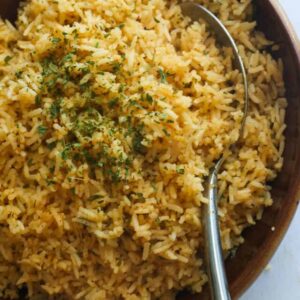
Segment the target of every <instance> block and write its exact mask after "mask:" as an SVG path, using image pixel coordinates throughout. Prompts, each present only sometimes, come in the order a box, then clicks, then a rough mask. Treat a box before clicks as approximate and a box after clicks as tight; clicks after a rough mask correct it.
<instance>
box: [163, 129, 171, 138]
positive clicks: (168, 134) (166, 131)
mask: <svg viewBox="0 0 300 300" xmlns="http://www.w3.org/2000/svg"><path fill="white" fill-rule="evenodd" d="M163 132H164V133H165V135H166V136H170V133H169V132H168V130H167V129H166V128H163Z"/></svg>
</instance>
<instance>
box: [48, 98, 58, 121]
mask: <svg viewBox="0 0 300 300" xmlns="http://www.w3.org/2000/svg"><path fill="white" fill-rule="evenodd" d="M60 104H61V100H56V101H54V102H53V103H52V104H51V106H50V115H51V118H52V119H56V118H57V117H58V115H59V113H60Z"/></svg>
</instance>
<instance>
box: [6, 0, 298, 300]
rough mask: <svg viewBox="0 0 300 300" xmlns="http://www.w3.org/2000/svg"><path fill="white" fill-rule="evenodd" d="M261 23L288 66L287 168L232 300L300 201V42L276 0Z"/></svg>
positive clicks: (259, 4)
mask: <svg viewBox="0 0 300 300" xmlns="http://www.w3.org/2000/svg"><path fill="white" fill-rule="evenodd" d="M17 2H18V1H15V0H1V1H0V11H1V15H2V16H6V17H7V18H9V19H10V20H12V21H13V20H14V19H15V17H16V5H17ZM256 19H257V21H258V26H259V29H260V30H261V31H263V32H264V33H265V34H266V35H267V37H268V38H270V39H271V40H273V41H275V42H276V43H278V44H279V45H280V51H279V52H278V53H276V54H274V55H276V56H278V57H281V58H282V60H283V62H284V66H285V74H284V78H285V83H286V89H287V94H286V96H287V99H288V103H289V106H288V109H287V117H286V123H287V125H288V127H287V130H286V132H285V135H286V149H285V153H284V167H283V170H282V172H281V173H280V175H279V177H278V178H277V180H276V181H275V182H273V185H272V186H273V189H272V196H273V199H274V205H273V206H272V207H270V208H268V209H266V210H265V212H264V215H263V218H262V220H261V221H260V222H259V223H257V224H256V225H255V226H253V227H250V228H248V229H247V230H245V231H244V233H243V236H244V237H245V243H244V244H243V245H242V246H241V247H240V248H239V249H238V251H237V253H236V256H235V257H234V258H233V259H229V260H227V262H226V269H227V274H228V280H229V284H230V290H231V294H232V296H233V298H238V297H239V296H240V295H241V294H242V293H243V292H244V291H245V290H246V289H247V288H248V287H249V286H250V284H252V283H253V281H254V280H255V279H256V278H257V276H258V275H259V274H260V273H261V272H262V270H263V269H264V268H265V266H266V265H267V263H268V261H269V260H270V258H271V257H272V255H273V254H274V252H275V250H276V249H277V247H278V245H279V243H280V242H281V240H282V238H283V236H284V234H285V233H286V231H287V229H288V226H289V224H290V222H291V220H292V218H293V216H294V213H295V211H296V208H297V204H298V203H299V199H300V53H299V41H298V39H297V37H296V35H295V33H294V31H293V29H292V27H291V25H290V23H289V21H288V19H287V17H286V16H285V14H284V12H283V11H282V9H281V8H280V6H279V4H278V2H277V1H276V0H257V1H256ZM272 227H275V228H276V229H275V231H272V230H271V228H272ZM177 298H178V299H180V300H189V299H191V300H192V299H202V300H203V299H208V291H207V289H206V291H204V293H202V294H201V295H199V296H197V295H188V294H187V293H185V292H183V293H180V294H179V295H178V297H177Z"/></svg>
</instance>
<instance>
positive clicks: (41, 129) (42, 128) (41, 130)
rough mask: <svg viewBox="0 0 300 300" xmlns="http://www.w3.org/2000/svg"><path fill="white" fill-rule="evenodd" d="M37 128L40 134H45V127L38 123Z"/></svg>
mask: <svg viewBox="0 0 300 300" xmlns="http://www.w3.org/2000/svg"><path fill="white" fill-rule="evenodd" d="M37 130H38V133H39V134H40V135H45V133H46V132H47V127H46V126H43V125H40V126H38V128H37Z"/></svg>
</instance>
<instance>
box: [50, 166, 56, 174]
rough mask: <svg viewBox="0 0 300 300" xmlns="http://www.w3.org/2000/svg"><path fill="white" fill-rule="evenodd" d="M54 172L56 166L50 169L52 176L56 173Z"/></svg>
mask: <svg viewBox="0 0 300 300" xmlns="http://www.w3.org/2000/svg"><path fill="white" fill-rule="evenodd" d="M54 170H55V166H54V165H53V166H51V167H50V168H49V171H50V173H51V174H53V173H54Z"/></svg>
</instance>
